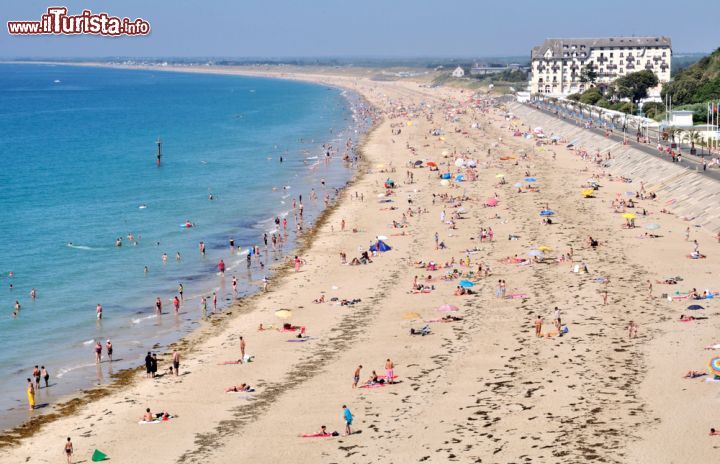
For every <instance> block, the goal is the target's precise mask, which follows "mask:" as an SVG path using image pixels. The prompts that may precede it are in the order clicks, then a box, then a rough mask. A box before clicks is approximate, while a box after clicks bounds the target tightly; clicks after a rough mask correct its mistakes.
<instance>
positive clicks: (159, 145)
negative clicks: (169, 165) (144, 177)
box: [155, 137, 162, 166]
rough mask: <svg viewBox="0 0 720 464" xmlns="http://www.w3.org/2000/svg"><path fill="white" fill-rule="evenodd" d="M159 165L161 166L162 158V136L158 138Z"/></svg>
mask: <svg viewBox="0 0 720 464" xmlns="http://www.w3.org/2000/svg"><path fill="white" fill-rule="evenodd" d="M155 143H157V148H158V151H157V165H158V166H160V158H162V140H160V137H158V139H157V142H155Z"/></svg>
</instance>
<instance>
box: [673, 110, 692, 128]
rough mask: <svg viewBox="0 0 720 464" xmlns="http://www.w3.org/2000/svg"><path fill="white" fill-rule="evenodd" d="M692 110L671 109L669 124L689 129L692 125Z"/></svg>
mask: <svg viewBox="0 0 720 464" xmlns="http://www.w3.org/2000/svg"><path fill="white" fill-rule="evenodd" d="M693 124H694V123H693V112H692V111H684V110H680V111H671V112H670V122H669V124H668V125H669V126H672V127H677V128H678V129H690V128H692V127H693Z"/></svg>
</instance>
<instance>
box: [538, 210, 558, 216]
mask: <svg viewBox="0 0 720 464" xmlns="http://www.w3.org/2000/svg"><path fill="white" fill-rule="evenodd" d="M553 214H555V212H554V211H550V210H549V209H544V210H542V211H540V216H552V215H553Z"/></svg>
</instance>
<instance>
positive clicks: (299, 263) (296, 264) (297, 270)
mask: <svg viewBox="0 0 720 464" xmlns="http://www.w3.org/2000/svg"><path fill="white" fill-rule="evenodd" d="M301 264H302V260H300V258H299V257H298V256H295V272H299V271H300V265H301Z"/></svg>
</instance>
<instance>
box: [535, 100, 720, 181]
mask: <svg viewBox="0 0 720 464" xmlns="http://www.w3.org/2000/svg"><path fill="white" fill-rule="evenodd" d="M527 105H528V106H530V107H531V108H533V109H535V110H538V111H540V112H543V113H545V114H547V115H549V116H552V117H555V118H563V119H564V120H565V121H566V122H568V123H570V124H574V125H576V126H578V127H583V126H584V124H582V123H580V121H578V120H577V119H576V118H574V117H572V116H571V115H565V116H564V117H563V116H560V115H558V114H556V113H555V112H554V111H550V110H548V109H546V108H543V107H541V106H535V105H530V104H527ZM585 130H586V131H590V132H592V133H595V134H598V135H601V136H603V137H605V130H604V129H602V128H598V127H590V128H585ZM606 138H607V139H608V140H612V141H614V142H618V143H622V142H623V136H622V134H612V135H610V136H608V137H606ZM627 140H628V146H631V147H633V148H635V149H637V150H640V151H642V152H643V153H647V154H649V155H652V156H654V157H656V158H659V159H662V160H664V161H666V162H668V163H672V162H673V161H672V159H671V158H670V155H668V154H666V153H665V152H663V153H660V152H659V151H658V149H657V145H656V144H655V143H653V144H644V143H637V142H636V141H635V139H634V138H631V137H628V139H627ZM663 145H664V146H665V147H666V148H667V147H668V146H669V145H668V144H663ZM689 152H690V147H689V146H688V147H683V154H682V158H683V160H682V162H680V163H675V164H679V165H681V166H682V167H684V168H686V169H692V170H696V171H697V172H698V174H700V175H703V176H706V177H709V178H711V179H715V180H720V170H718V169H717V168H715V169H708V170H706V171H703V165H702V158H701V157H700V156H692V155H690V154H688V153H689Z"/></svg>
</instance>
